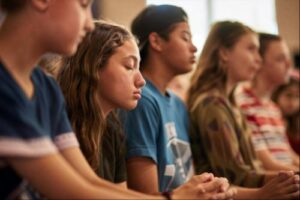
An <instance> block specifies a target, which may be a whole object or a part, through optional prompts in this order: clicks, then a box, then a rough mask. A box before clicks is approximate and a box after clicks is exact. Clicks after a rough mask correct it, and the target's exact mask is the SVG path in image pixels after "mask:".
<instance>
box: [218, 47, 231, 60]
mask: <svg viewBox="0 0 300 200" xmlns="http://www.w3.org/2000/svg"><path fill="white" fill-rule="evenodd" d="M228 54H229V50H228V49H226V48H224V47H221V48H220V49H219V58H220V60H222V61H223V62H226V61H227V60H228Z"/></svg>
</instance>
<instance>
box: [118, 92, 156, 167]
mask: <svg viewBox="0 0 300 200" xmlns="http://www.w3.org/2000/svg"><path fill="white" fill-rule="evenodd" d="M121 119H122V121H123V125H124V131H125V135H126V148H127V156H126V158H127V159H129V158H132V157H148V158H151V159H152V160H153V161H154V162H155V163H157V143H156V141H157V134H158V129H159V123H160V122H159V119H160V117H159V112H158V109H157V107H156V105H155V102H152V101H150V100H149V99H148V98H146V97H143V98H142V99H141V100H140V101H139V103H138V105H137V107H136V108H135V109H134V110H132V111H129V112H126V113H124V112H122V117H121Z"/></svg>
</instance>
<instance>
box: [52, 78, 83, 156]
mask: <svg viewBox="0 0 300 200" xmlns="http://www.w3.org/2000/svg"><path fill="white" fill-rule="evenodd" d="M55 84H56V83H55ZM56 90H57V91H56V92H57V101H58V108H57V109H55V110H57V112H56V116H54V117H52V119H53V127H54V131H53V134H54V143H55V145H56V147H57V148H58V149H59V150H63V149H66V148H69V147H78V146H79V143H78V140H77V138H76V135H75V134H74V132H73V130H72V127H71V124H70V121H69V118H68V115H67V111H66V106H65V101H64V97H63V94H62V92H61V90H60V89H59V88H58V86H57V89H56Z"/></svg>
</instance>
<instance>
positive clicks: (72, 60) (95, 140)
mask: <svg viewBox="0 0 300 200" xmlns="http://www.w3.org/2000/svg"><path fill="white" fill-rule="evenodd" d="M131 38H133V37H132V35H131V34H130V33H129V32H128V31H127V30H126V29H124V28H122V27H120V26H117V25H113V24H108V23H104V22H96V23H95V30H94V31H93V32H91V33H88V35H87V36H86V38H85V39H84V40H83V42H82V43H81V44H80V45H79V47H78V50H77V52H76V54H75V55H74V56H72V57H69V58H64V59H63V61H62V66H61V69H60V72H59V73H58V83H59V85H60V86H61V89H62V91H63V94H64V96H65V100H66V108H67V112H68V115H69V119H70V121H71V125H72V127H73V129H74V131H75V133H76V135H77V138H78V140H79V143H80V147H81V150H82V151H83V154H84V155H85V157H86V158H87V161H88V162H89V164H90V165H91V167H92V168H93V169H94V170H95V171H97V170H98V169H99V164H100V161H99V154H100V151H101V149H100V144H101V142H102V140H101V139H102V136H103V134H104V133H106V132H107V130H109V127H107V125H106V120H105V119H104V116H103V114H102V110H101V107H100V105H99V103H98V92H99V75H98V74H99V70H100V69H102V68H104V67H106V64H107V62H108V60H109V58H110V57H111V56H112V55H113V54H114V53H115V51H116V49H117V48H118V47H120V46H122V45H123V44H124V42H125V41H127V40H129V39H131ZM111 115H112V117H113V119H114V120H115V121H117V118H116V116H115V115H114V114H111ZM114 124H119V123H114Z"/></svg>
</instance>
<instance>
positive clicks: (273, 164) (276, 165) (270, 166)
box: [263, 160, 299, 171]
mask: <svg viewBox="0 0 300 200" xmlns="http://www.w3.org/2000/svg"><path fill="white" fill-rule="evenodd" d="M263 164H264V168H265V169H266V170H272V171H282V170H284V171H296V170H297V168H296V167H295V165H294V164H292V165H286V164H284V163H282V162H280V161H276V160H275V161H269V162H265V163H263ZM298 168H299V167H298Z"/></svg>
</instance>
